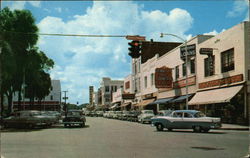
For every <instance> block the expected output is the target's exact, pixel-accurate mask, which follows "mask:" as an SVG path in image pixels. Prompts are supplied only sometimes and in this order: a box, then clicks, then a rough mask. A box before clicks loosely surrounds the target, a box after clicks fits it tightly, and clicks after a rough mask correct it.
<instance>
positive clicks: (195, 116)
mask: <svg viewBox="0 0 250 158" xmlns="http://www.w3.org/2000/svg"><path fill="white" fill-rule="evenodd" d="M151 122H152V126H155V127H156V129H157V131H163V129H164V128H167V129H168V130H170V131H171V130H172V129H193V130H194V132H208V131H209V130H210V129H216V128H220V127H221V119H220V118H213V117H206V116H205V115H204V114H203V113H202V112H200V111H196V110H176V111H173V112H172V113H171V114H170V115H168V116H157V117H154V118H152V119H151Z"/></svg>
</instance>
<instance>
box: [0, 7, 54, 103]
mask: <svg viewBox="0 0 250 158" xmlns="http://www.w3.org/2000/svg"><path fill="white" fill-rule="evenodd" d="M37 33H38V27H37V26H36V24H35V19H34V17H33V16H32V14H31V12H30V11H28V10H15V11H11V10H10V9H9V8H4V9H2V10H1V11H0V48H1V49H2V54H1V56H0V61H1V68H2V69H1V70H2V71H1V72H2V83H3V84H2V85H1V94H6V95H7V96H11V95H13V92H16V91H17V92H21V90H22V85H23V83H24V82H25V85H26V87H25V88H26V91H25V92H26V96H28V97H29V98H30V99H34V97H37V98H39V99H43V98H44V97H45V96H47V95H48V94H49V92H50V90H51V78H50V75H49V73H48V72H49V70H51V69H52V68H53V66H54V61H53V60H52V59H50V58H48V57H47V56H46V54H45V53H44V52H42V51H40V50H39V48H38V47H36V43H37V40H38V34H37ZM9 98H11V99H12V97H9ZM19 99H20V98H19ZM11 102H12V101H9V103H11ZM9 106H11V105H9Z"/></svg>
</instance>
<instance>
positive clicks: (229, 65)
mask: <svg viewBox="0 0 250 158" xmlns="http://www.w3.org/2000/svg"><path fill="white" fill-rule="evenodd" d="M231 70H234V48H232V49H229V50H226V51H224V52H222V53H221V72H222V73H223V72H228V71H231Z"/></svg>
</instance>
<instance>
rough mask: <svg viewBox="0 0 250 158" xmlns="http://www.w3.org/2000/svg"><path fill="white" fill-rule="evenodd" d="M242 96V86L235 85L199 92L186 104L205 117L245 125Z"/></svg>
mask: <svg viewBox="0 0 250 158" xmlns="http://www.w3.org/2000/svg"><path fill="white" fill-rule="evenodd" d="M244 95H245V93H244V86H243V85H235V86H230V87H224V88H217V89H212V90H206V91H199V92H197V93H196V94H195V96H194V97H193V98H192V99H191V100H190V101H189V103H188V104H189V107H190V109H196V110H200V111H203V112H204V113H205V114H206V115H207V116H213V117H220V118H221V119H222V122H225V123H237V124H245V123H247V120H246V117H245V116H244V113H245V112H246V111H245V110H244V109H245V107H246V105H245V102H244V97H245V96H244Z"/></svg>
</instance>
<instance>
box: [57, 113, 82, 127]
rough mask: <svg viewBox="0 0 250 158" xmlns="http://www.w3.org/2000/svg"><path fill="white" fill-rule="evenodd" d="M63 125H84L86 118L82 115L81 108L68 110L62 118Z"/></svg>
mask: <svg viewBox="0 0 250 158" xmlns="http://www.w3.org/2000/svg"><path fill="white" fill-rule="evenodd" d="M62 123H63V124H64V127H67V126H73V125H79V126H80V127H84V126H85V123H86V118H85V116H84V115H83V112H82V110H69V111H68V112H67V115H66V117H65V118H64V119H63V122H62Z"/></svg>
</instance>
